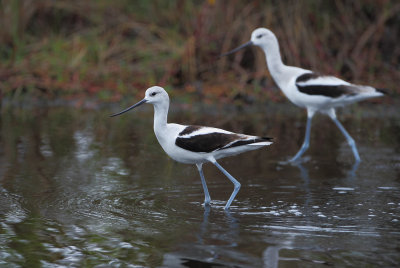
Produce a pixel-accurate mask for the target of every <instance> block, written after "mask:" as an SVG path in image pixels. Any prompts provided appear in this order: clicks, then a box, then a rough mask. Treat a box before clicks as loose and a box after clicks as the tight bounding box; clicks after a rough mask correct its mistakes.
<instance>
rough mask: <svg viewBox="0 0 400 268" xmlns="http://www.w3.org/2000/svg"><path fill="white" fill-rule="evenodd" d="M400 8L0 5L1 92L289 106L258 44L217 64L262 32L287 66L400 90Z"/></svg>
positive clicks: (346, 4)
mask: <svg viewBox="0 0 400 268" xmlns="http://www.w3.org/2000/svg"><path fill="white" fill-rule="evenodd" d="M399 14H400V3H399V2H398V1H390V0H365V1H350V0H338V1H322V0H308V1H295V0H284V1H277V0H274V1H272V0H270V1H239V0H232V1H222V0H207V1H204V0H203V1H185V0H170V1H163V0H155V1H144V0H142V1H141V0H115V1H106V0H97V1H82V0H80V1H79V0H68V1H67V0H58V1H52V0H0V23H1V24H2V27H0V86H1V89H2V91H1V94H2V95H1V97H2V98H4V97H6V98H8V99H11V100H14V101H17V100H18V99H20V98H28V99H35V98H45V99H56V98H66V99H85V98H88V97H89V98H93V97H94V98H97V99H98V100H99V101H119V100H121V99H122V98H124V97H136V96H137V95H140V97H141V95H142V94H143V91H144V90H145V89H146V88H147V87H149V86H151V85H161V86H165V87H166V88H167V89H169V91H170V92H171V94H173V95H175V96H181V97H182V98H184V99H188V98H189V99H193V98H194V99H196V98H201V99H202V100H203V101H214V100H215V99H218V100H219V101H232V100H234V101H239V102H252V101H255V100H267V99H268V100H269V101H282V100H284V99H285V98H284V97H283V96H282V94H281V93H280V91H279V90H278V89H277V88H276V86H275V84H274V83H273V81H272V80H271V77H270V76H269V73H268V71H267V69H266V65H265V59H264V56H263V54H262V52H261V51H260V50H258V49H256V48H252V49H248V50H245V51H243V52H242V53H238V54H236V55H235V56H232V57H227V58H222V59H218V56H219V55H220V54H221V53H222V52H225V51H228V50H230V49H232V48H234V47H236V46H237V45H239V44H242V43H244V42H247V41H248V40H249V38H250V33H251V32H252V30H254V29H255V28H257V27H267V28H270V29H271V30H272V31H273V32H274V33H275V34H276V35H277V37H278V39H279V41H280V46H281V53H282V56H283V57H284V61H285V63H287V64H289V65H296V66H302V67H303V68H310V69H314V70H318V71H320V72H322V73H328V74H333V75H339V76H341V77H343V78H344V79H348V80H350V81H352V82H355V83H359V84H370V85H373V86H377V87H384V88H389V89H390V91H391V92H393V93H394V94H395V95H398V94H399V92H400V89H399V87H398V85H399V82H400V46H399V45H398V43H399V38H400V15H399ZM137 97H139V96H137Z"/></svg>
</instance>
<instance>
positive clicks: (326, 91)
mask: <svg viewBox="0 0 400 268" xmlns="http://www.w3.org/2000/svg"><path fill="white" fill-rule="evenodd" d="M319 77H322V75H320V74H318V73H305V74H302V75H300V76H299V77H297V79H296V86H297V88H298V89H299V91H300V92H301V93H304V94H307V95H317V96H325V97H330V98H339V97H341V96H343V95H354V94H355V92H352V90H351V89H350V88H349V87H348V86H346V85H300V84H299V83H304V82H307V81H309V80H313V79H317V78H319Z"/></svg>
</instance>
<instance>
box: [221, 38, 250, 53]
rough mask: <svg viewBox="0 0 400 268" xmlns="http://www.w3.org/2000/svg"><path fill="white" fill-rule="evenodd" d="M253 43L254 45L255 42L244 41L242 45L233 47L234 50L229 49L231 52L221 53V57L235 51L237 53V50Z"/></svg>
mask: <svg viewBox="0 0 400 268" xmlns="http://www.w3.org/2000/svg"><path fill="white" fill-rule="evenodd" d="M252 45H253V42H251V41H249V42H247V43H244V44H243V45H241V46H238V47H237V48H234V49H232V50H231V51H229V52H226V53H224V54H221V56H220V57H224V56H228V55H230V54H233V53H235V52H237V51H239V50H241V49H243V48H245V47H248V46H252Z"/></svg>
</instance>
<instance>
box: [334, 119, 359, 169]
mask: <svg viewBox="0 0 400 268" xmlns="http://www.w3.org/2000/svg"><path fill="white" fill-rule="evenodd" d="M331 118H332V120H333V122H335V124H336V126H337V127H338V128H339V129H340V131H341V132H342V133H343V135H344V136H345V137H346V140H347V142H348V144H349V145H350V147H351V150H352V151H353V155H354V158H355V159H356V162H360V161H361V159H360V156H359V154H358V151H357V147H356V143H355V141H354V139H353V138H352V137H351V136H350V134H349V133H348V132H347V131H346V129H345V128H344V127H343V125H342V124H341V123H340V122H339V120H337V118H336V117H332V116H331Z"/></svg>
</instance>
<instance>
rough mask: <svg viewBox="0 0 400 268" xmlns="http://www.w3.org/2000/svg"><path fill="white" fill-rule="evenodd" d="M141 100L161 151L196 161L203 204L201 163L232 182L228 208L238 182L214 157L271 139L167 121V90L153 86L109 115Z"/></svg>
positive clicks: (139, 103) (255, 146) (240, 151)
mask: <svg viewBox="0 0 400 268" xmlns="http://www.w3.org/2000/svg"><path fill="white" fill-rule="evenodd" d="M143 103H151V104H153V106H154V133H155V134H156V137H157V140H158V142H159V143H160V145H161V147H162V148H163V149H164V151H165V152H166V153H167V154H168V155H169V156H170V157H171V158H172V159H174V160H176V161H178V162H181V163H186V164H196V166H197V168H198V170H199V173H200V178H201V181H202V185H203V190H204V195H205V201H204V204H205V205H209V204H210V201H211V198H210V195H209V193H208V189H207V184H206V181H205V178H204V175H203V169H202V165H203V164H204V163H207V162H211V163H213V164H214V165H215V166H216V167H217V168H218V169H220V170H221V171H222V172H223V173H224V174H225V175H226V176H227V177H228V178H229V179H230V180H231V181H232V182H233V184H234V186H235V188H234V191H233V193H232V194H231V196H230V198H229V200H228V202H227V203H226V205H225V209H228V208H229V207H230V205H231V203H232V201H233V199H234V198H235V196H236V194H237V193H238V191H239V189H240V183H239V182H238V181H237V180H236V179H235V178H234V177H232V175H230V174H229V173H228V172H227V171H226V170H225V169H224V168H222V167H221V166H220V165H219V164H218V163H217V161H216V160H217V159H220V158H223V157H228V156H232V155H236V154H240V153H243V152H246V151H251V150H255V149H259V148H261V147H264V146H267V145H270V144H271V143H272V141H271V140H272V138H267V137H258V136H250V135H245V134H238V133H233V132H230V131H226V130H223V129H219V128H213V127H202V126H186V125H180V124H174V123H167V116H168V108H169V97H168V93H167V92H166V91H165V90H164V89H163V88H161V87H157V86H155V87H151V88H149V89H147V90H146V94H145V98H144V99H143V100H141V101H140V102H138V103H136V104H134V105H132V106H131V107H129V108H127V109H125V110H123V111H122V112H119V113H116V114H113V115H112V116H117V115H120V114H123V113H125V112H127V111H129V110H131V109H133V108H135V107H137V106H139V105H141V104H143Z"/></svg>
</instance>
